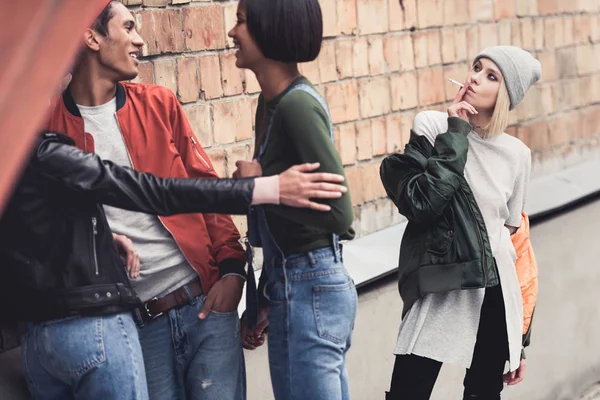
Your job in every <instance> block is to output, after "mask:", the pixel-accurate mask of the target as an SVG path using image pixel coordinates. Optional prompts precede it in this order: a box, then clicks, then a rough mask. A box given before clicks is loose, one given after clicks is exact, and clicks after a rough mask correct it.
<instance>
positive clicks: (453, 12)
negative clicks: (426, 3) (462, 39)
mask: <svg viewBox="0 0 600 400" xmlns="http://www.w3.org/2000/svg"><path fill="white" fill-rule="evenodd" d="M441 5H442V6H443V11H441V12H443V14H444V25H446V26H448V25H462V24H465V23H467V22H468V21H469V0H443V1H442V3H441ZM434 12H440V9H438V10H436V11H434Z"/></svg>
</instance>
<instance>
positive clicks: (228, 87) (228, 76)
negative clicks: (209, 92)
mask: <svg viewBox="0 0 600 400" xmlns="http://www.w3.org/2000/svg"><path fill="white" fill-rule="evenodd" d="M219 57H220V62H221V85H222V86H223V94H224V95H225V96H233V95H236V94H241V93H243V92H244V82H243V75H242V70H241V69H239V68H238V67H236V66H235V60H236V59H235V53H223V54H221V55H220V56H219Z"/></svg>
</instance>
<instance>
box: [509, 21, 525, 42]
mask: <svg viewBox="0 0 600 400" xmlns="http://www.w3.org/2000/svg"><path fill="white" fill-rule="evenodd" d="M510 43H511V44H512V45H513V46H516V47H521V48H522V47H523V41H522V39H521V22H520V21H518V20H513V21H512V24H511V27H510Z"/></svg>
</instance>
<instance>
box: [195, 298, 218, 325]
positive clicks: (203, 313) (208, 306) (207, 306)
mask: <svg viewBox="0 0 600 400" xmlns="http://www.w3.org/2000/svg"><path fill="white" fill-rule="evenodd" d="M214 303H215V296H214V295H212V296H211V293H209V294H208V296H206V300H205V301H204V305H203V306H202V309H201V310H200V314H198V318H200V319H206V317H208V313H210V310H212V308H213V304H214Z"/></svg>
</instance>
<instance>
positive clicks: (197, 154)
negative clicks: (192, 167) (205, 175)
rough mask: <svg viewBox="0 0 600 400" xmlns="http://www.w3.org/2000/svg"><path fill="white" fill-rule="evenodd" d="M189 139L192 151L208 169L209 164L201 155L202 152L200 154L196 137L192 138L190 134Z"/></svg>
mask: <svg viewBox="0 0 600 400" xmlns="http://www.w3.org/2000/svg"><path fill="white" fill-rule="evenodd" d="M190 140H191V141H192V148H193V149H194V153H196V156H198V158H199V159H200V160H201V161H202V163H203V164H204V166H205V167H206V168H207V169H208V170H209V171H210V169H211V168H210V165H209V164H208V162H206V160H205V159H204V157H202V154H200V151H199V150H198V144H197V143H196V139H194V137H193V136H190Z"/></svg>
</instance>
